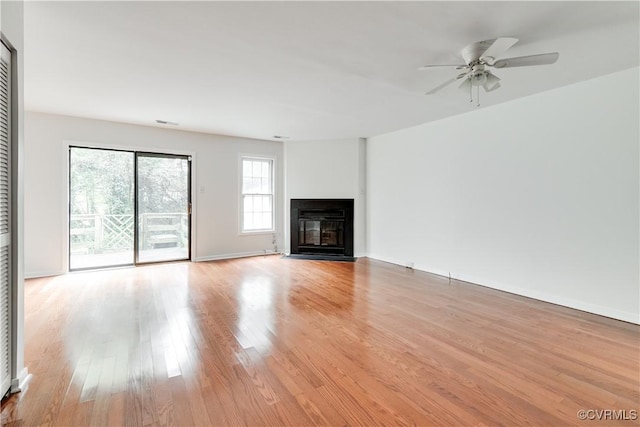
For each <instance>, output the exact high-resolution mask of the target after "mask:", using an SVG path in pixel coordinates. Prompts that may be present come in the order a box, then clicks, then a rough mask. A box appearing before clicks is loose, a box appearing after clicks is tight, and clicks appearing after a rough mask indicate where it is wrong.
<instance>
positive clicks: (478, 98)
mask: <svg viewBox="0 0 640 427" xmlns="http://www.w3.org/2000/svg"><path fill="white" fill-rule="evenodd" d="M477 88H478V107H479V106H480V86H477Z"/></svg>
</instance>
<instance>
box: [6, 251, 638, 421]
mask: <svg viewBox="0 0 640 427" xmlns="http://www.w3.org/2000/svg"><path fill="white" fill-rule="evenodd" d="M25 301H26V313H27V314H26V319H25V322H26V323H25V324H26V326H25V328H26V343H27V345H26V350H25V357H26V364H27V367H28V368H29V371H30V372H31V373H32V374H33V379H32V381H31V383H30V386H29V388H28V389H27V390H26V391H24V392H22V393H19V394H17V395H14V396H12V397H11V398H9V399H7V400H5V401H4V402H3V403H2V412H1V420H0V421H1V424H2V425H7V426H14V425H29V426H31V425H40V424H43V425H66V426H70V425H73V426H82V425H98V426H104V425H117V426H120V425H127V426H147V425H200V426H205V425H252V426H261V425H290V426H303V425H332V426H343V425H367V426H369V425H381V424H384V425H412V424H417V425H455V426H459V425H508V426H512V425H524V424H530V425H540V426H560V425H576V424H577V425H585V426H595V425H603V424H604V425H624V426H632V425H633V426H637V425H638V421H637V420H626V421H625V420H621V421H617V422H603V421H602V420H592V421H590V420H587V421H581V420H579V418H578V416H577V413H578V411H579V410H580V409H584V410H605V409H611V410H622V411H626V412H625V413H624V414H623V415H625V416H626V418H632V417H633V412H632V411H638V410H639V409H640V408H639V406H640V405H639V403H638V402H639V401H640V395H639V369H640V368H639V358H640V356H639V351H640V347H639V337H640V327H638V326H637V325H632V324H628V323H624V322H619V321H615V320H611V319H607V318H603V317H599V316H595V315H591V314H587V313H583V312H580V311H575V310H571V309H567V308H563V307H559V306H555V305H551V304H546V303H543V302H539V301H535V300H531V299H526V298H522V297H518V296H515V295H511V294H508V293H503V292H498V291H494V290H490V289H487V288H483V287H480V286H474V285H470V284H467V283H461V282H455V281H453V282H451V284H450V283H449V281H448V280H447V279H444V278H441V277H438V276H433V275H429V274H426V273H421V272H417V271H412V270H409V269H405V268H402V267H399V266H394V265H391V264H386V263H382V262H377V261H373V260H368V259H360V260H358V262H356V263H331V262H317V261H302V260H291V259H282V258H280V257H278V256H269V257H256V258H247V259H240V260H232V261H218V262H207V263H175V264H166V265H158V266H147V267H139V268H131V269H121V270H112V271H102V272H91V273H77V274H71V275H67V276H61V277H53V278H45V279H36V280H29V281H27V283H26V285H25ZM590 414H591V415H590V416H591V417H592V418H593V417H595V416H596V414H595V413H594V412H591V413H590ZM618 414H620V413H618Z"/></svg>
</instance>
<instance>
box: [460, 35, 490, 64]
mask: <svg viewBox="0 0 640 427" xmlns="http://www.w3.org/2000/svg"><path fill="white" fill-rule="evenodd" d="M494 41H495V40H483V41H481V42H476V43H471V44H470V45H469V46H467V47H465V48H464V49H462V57H463V58H464V60H465V62H466V63H467V64H471V63H472V62H475V61H478V60H479V59H480V56H481V55H482V54H483V53H484V52H485V51H486V50H487V49H488V48H489V47H490V46H491V45H492V44H493V42H494Z"/></svg>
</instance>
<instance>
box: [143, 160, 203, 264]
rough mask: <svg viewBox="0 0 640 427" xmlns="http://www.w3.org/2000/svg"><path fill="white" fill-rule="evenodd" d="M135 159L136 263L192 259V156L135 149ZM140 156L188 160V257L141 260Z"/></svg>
mask: <svg viewBox="0 0 640 427" xmlns="http://www.w3.org/2000/svg"><path fill="white" fill-rule="evenodd" d="M134 156H135V157H134V161H133V175H134V188H135V191H134V201H133V215H134V230H133V258H134V261H133V262H134V265H147V264H158V263H163V262H178V261H191V239H192V238H193V236H192V235H191V213H192V209H191V198H192V194H191V188H192V185H191V180H192V179H193V177H192V176H191V160H192V158H191V156H189V155H185V154H167V153H158V152H149V151H135V152H134ZM140 157H159V158H163V159H183V160H186V161H187V168H188V169H187V177H188V179H187V231H188V233H189V244H188V245H187V258H184V259H175V260H167V261H140V251H139V248H138V225H139V224H138V217H139V212H138V159H139V158H140Z"/></svg>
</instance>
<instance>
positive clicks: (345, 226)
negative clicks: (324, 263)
mask: <svg viewBox="0 0 640 427" xmlns="http://www.w3.org/2000/svg"><path fill="white" fill-rule="evenodd" d="M291 256H293V257H303V258H311V259H336V260H338V259H348V260H353V199H291Z"/></svg>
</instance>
